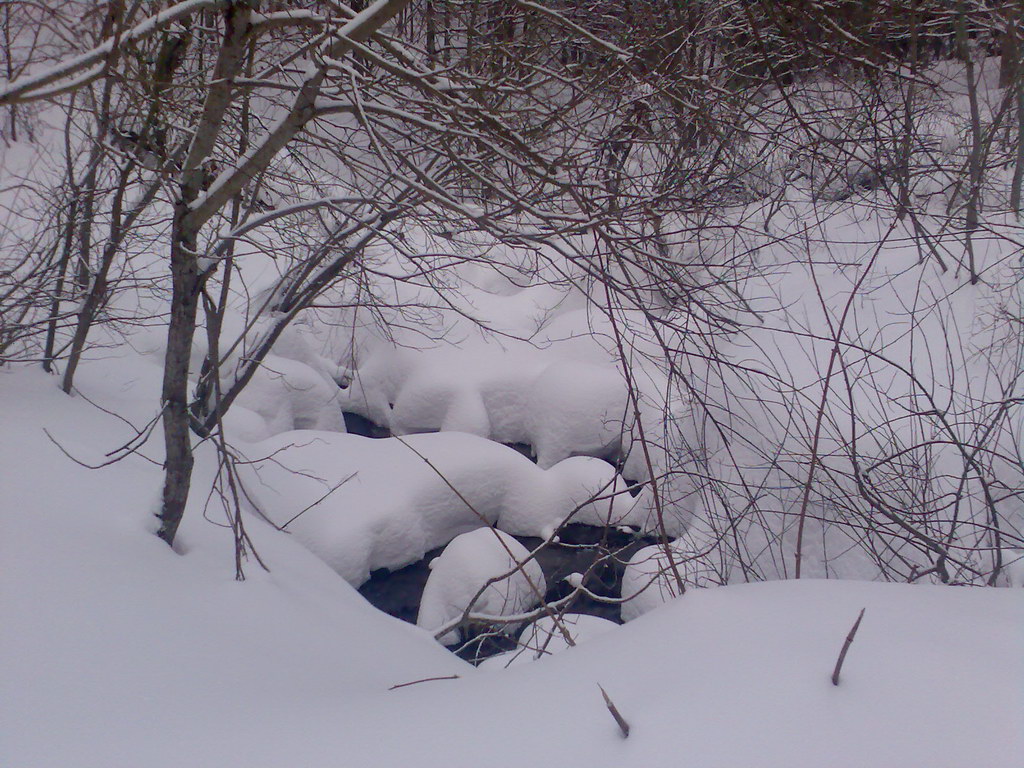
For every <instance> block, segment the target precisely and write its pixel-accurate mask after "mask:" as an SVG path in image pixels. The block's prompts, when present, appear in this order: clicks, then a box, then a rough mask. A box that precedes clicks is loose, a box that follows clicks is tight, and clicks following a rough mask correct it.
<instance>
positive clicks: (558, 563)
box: [359, 523, 657, 663]
mask: <svg viewBox="0 0 1024 768" xmlns="http://www.w3.org/2000/svg"><path fill="white" fill-rule="evenodd" d="M514 538H515V539H516V540H517V541H518V542H519V543H520V544H522V545H523V546H524V547H526V548H527V549H529V550H530V551H533V550H534V549H536V548H537V547H539V546H540V545H541V543H542V542H543V539H540V538H538V537H532V536H515V537H514ZM558 539H559V540H558V543H552V544H549V545H548V546H547V547H545V548H544V549H542V550H541V551H540V552H539V553H538V554H537V557H536V559H537V564H538V565H540V567H541V569H542V570H543V571H544V578H545V580H546V581H547V584H548V591H547V594H545V596H544V599H545V602H548V603H550V602H553V601H555V600H560V599H562V598H564V597H566V596H568V595H569V594H570V593H571V592H572V590H573V588H572V586H571V584H570V583H569V582H568V581H567V580H566V579H567V578H568V577H569V576H571V575H572V574H574V573H578V574H581V575H584V576H585V577H586V578H585V581H584V584H585V586H586V587H587V589H589V590H590V591H591V592H593V593H594V594H595V595H597V596H599V597H609V598H617V597H619V596H620V594H621V591H622V574H623V571H624V570H625V567H626V563H627V562H628V561H629V559H630V557H632V556H633V554H634V553H635V552H636V551H637V550H638V549H640V548H642V547H646V546H649V545H650V544H654V543H657V538H656V537H654V536H649V535H642V534H640V533H639V532H638V531H636V530H635V529H632V528H629V527H626V526H622V527H616V528H602V527H599V526H593V525H584V524H581V523H571V524H569V525H566V526H564V527H563V528H561V529H560V530H559V531H558ZM443 550H444V547H438V548H437V549H432V550H431V551H429V552H427V554H426V555H424V557H423V558H422V559H421V560H418V561H417V562H415V563H412V564H410V565H407V566H405V567H404V568H399V569H397V570H395V571H388V570H387V569H384V568H382V569H379V570H376V571H373V572H372V573H371V574H370V578H369V580H368V581H367V582H366V583H364V584H363V585H362V586H361V587H359V592H360V594H362V595H363V597H365V598H366V600H367V601H368V602H369V603H370V604H371V605H373V606H374V607H376V608H377V609H378V610H381V611H383V612H384V613H387V614H389V615H391V616H394V617H395V618H398V619H402V620H403V621H407V622H409V623H410V624H415V623H416V616H417V614H418V613H419V606H420V600H421V599H422V596H423V589H424V587H425V586H426V583H427V578H428V577H429V576H430V567H429V563H430V561H431V560H433V559H434V558H435V557H437V556H439V555H440V554H441V552H442V551H443ZM564 611H565V612H566V613H583V614H588V615H590V616H599V617H600V618H602V619H608V620H610V621H614V622H616V623H622V618H621V615H620V609H619V605H618V604H616V603H605V602H601V601H600V600H596V599H594V598H592V597H590V596H588V595H583V594H581V595H578V596H577V597H576V599H575V600H573V601H572V602H571V603H570V604H569V605H568V606H566V607H565V609H564ZM514 646H515V640H514V636H513V637H512V638H510V637H508V636H507V635H505V634H503V633H501V632H497V631H490V630H489V628H487V627H476V628H469V629H468V630H465V629H464V631H463V642H462V643H460V645H459V647H458V648H457V649H453V650H454V651H455V652H456V654H457V655H458V656H460V657H461V658H463V659H466V660H467V661H472V662H474V663H479V662H481V661H483V660H484V659H486V658H489V657H491V656H493V655H495V654H498V653H502V652H504V651H507V650H510V649H511V648H513V647H514Z"/></svg>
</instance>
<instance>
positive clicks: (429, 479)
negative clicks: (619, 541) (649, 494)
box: [246, 430, 650, 586]
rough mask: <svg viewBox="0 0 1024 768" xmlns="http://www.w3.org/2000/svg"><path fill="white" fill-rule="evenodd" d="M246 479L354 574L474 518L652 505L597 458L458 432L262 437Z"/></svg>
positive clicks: (331, 560) (328, 558)
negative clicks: (533, 452) (537, 451)
mask: <svg viewBox="0 0 1024 768" xmlns="http://www.w3.org/2000/svg"><path fill="white" fill-rule="evenodd" d="M252 450H253V451H254V454H252V455H251V456H250V457H251V458H253V459H263V460H262V461H256V462H255V463H254V464H253V465H252V466H251V467H249V469H248V470H247V471H248V473H249V474H248V475H247V477H248V481H247V483H246V487H247V489H248V490H249V492H250V495H251V496H252V497H253V498H254V499H256V500H257V504H258V506H259V507H260V510H261V511H262V512H263V513H264V514H265V515H267V516H268V517H269V518H270V519H271V520H272V521H273V522H274V523H276V524H277V525H279V526H283V527H285V529H286V530H288V531H289V532H291V533H293V534H294V535H295V536H296V537H297V538H298V539H299V540H300V541H302V542H303V543H304V544H305V545H306V546H307V547H308V548H309V549H311V550H312V551H313V552H315V553H316V554H317V555H318V556H320V557H321V558H322V559H323V560H324V561H325V562H327V563H328V564H329V565H330V566H331V567H332V568H334V570H336V571H337V572H338V573H340V574H341V575H342V576H343V577H344V578H345V579H346V580H347V581H348V582H349V583H350V584H353V585H354V586H358V585H360V584H362V583H363V582H365V581H366V580H367V579H368V578H369V575H370V572H371V571H373V570H376V569H378V568H387V569H389V570H393V569H396V568H401V567H402V566H405V565H408V564H410V563H413V562H415V561H417V560H419V559H420V558H422V557H423V555H424V554H425V553H426V552H428V551H429V550H431V549H434V548H436V547H441V546H444V545H445V544H447V543H448V542H450V541H451V540H452V539H454V538H455V537H456V536H458V535H459V534H462V533H466V532H468V531H471V530H474V529H476V528H481V527H487V526H496V527H498V528H500V529H502V530H503V531H505V532H507V533H511V534H513V535H517V536H542V537H545V538H546V537H547V535H549V534H550V532H551V531H554V530H556V529H557V528H558V527H559V526H560V525H562V524H563V523H564V522H567V521H570V520H571V521H575V522H586V523H590V524H592V525H604V524H606V523H608V522H610V523H611V524H614V525H635V526H637V527H643V526H644V524H645V523H646V522H649V520H650V518H649V514H648V511H647V509H646V507H645V506H644V505H643V504H637V503H636V502H634V500H633V498H632V497H631V496H629V494H628V493H625V492H624V491H625V484H624V483H623V481H622V479H621V478H620V477H618V476H617V475H616V473H615V470H614V469H613V468H612V467H611V466H610V465H609V464H607V463H606V462H603V461H601V460H600V459H593V458H589V457H573V458H570V459H566V460H565V461H563V462H560V463H559V464H556V465H555V466H553V467H552V468H551V469H549V470H547V471H545V470H542V469H540V468H539V467H537V466H536V465H535V464H533V463H532V462H531V461H530V460H529V459H527V458H525V457H524V456H523V455H522V454H520V453H518V452H517V451H515V450H513V449H511V448H508V447H506V446H504V445H501V444H499V443H495V442H493V441H490V440H485V439H483V438H480V437H476V436H474V435H469V434H465V433H459V432H438V433H429V434H421V435H409V436H406V437H393V438H384V439H380V440H373V439H369V438H364V437H360V436H358V435H349V434H338V433H332V432H316V431H309V430H304V431H298V432H288V433H283V434H280V435H275V436H274V437H272V438H270V439H268V440H265V441H263V442H261V443H259V444H257V445H255V446H254V447H253V448H252Z"/></svg>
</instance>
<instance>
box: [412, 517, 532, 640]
mask: <svg viewBox="0 0 1024 768" xmlns="http://www.w3.org/2000/svg"><path fill="white" fill-rule="evenodd" d="M529 556H530V553H529V552H528V551H527V549H526V548H525V547H524V546H523V545H522V544H520V543H519V542H518V541H516V540H515V539H514V538H512V537H511V536H509V535H508V534H506V533H502V532H501V531H499V530H497V529H494V528H479V529H477V530H475V531H471V532H470V533H464V534H462V535H461V536H457V537H456V538H455V539H453V540H452V542H451V543H450V544H449V545H448V546H447V547H445V549H444V552H442V553H441V555H440V556H439V557H438V558H436V559H435V560H434V561H433V562H432V563H431V564H430V576H429V578H428V579H427V585H426V587H425V588H424V590H423V599H422V601H421V602H420V612H419V616H418V617H417V618H416V624H417V625H418V626H420V627H423V628H424V629H427V630H430V631H431V632H436V631H437V630H439V629H441V628H443V627H445V626H446V625H448V624H449V623H451V622H452V621H456V620H458V619H459V618H460V617H461V616H463V615H464V614H466V613H467V612H469V613H472V614H474V615H481V616H495V617H498V616H514V615H516V614H519V613H522V612H523V611H526V610H529V609H530V608H532V607H534V606H535V605H539V604H540V603H541V602H543V600H544V593H545V592H546V591H547V585H546V583H545V581H544V572H543V571H542V570H541V567H540V565H539V564H538V563H537V562H536V561H535V560H530V561H529V562H526V561H527V560H528V558H529ZM515 626H516V625H515V624H506V625H505V626H504V627H503V629H502V631H505V632H511V631H513V629H514V628H515ZM460 637H461V632H460V630H459V629H458V628H456V629H452V630H450V631H449V632H446V633H445V634H444V635H442V636H441V637H440V638H438V639H439V640H440V641H441V642H442V643H443V644H445V645H454V644H455V643H457V642H459V639H460Z"/></svg>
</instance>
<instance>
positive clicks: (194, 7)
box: [0, 0, 228, 105]
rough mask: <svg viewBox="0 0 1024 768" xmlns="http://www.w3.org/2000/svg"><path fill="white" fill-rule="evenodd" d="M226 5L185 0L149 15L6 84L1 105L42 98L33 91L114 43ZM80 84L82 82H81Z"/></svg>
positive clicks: (222, 0)
mask: <svg viewBox="0 0 1024 768" xmlns="http://www.w3.org/2000/svg"><path fill="white" fill-rule="evenodd" d="M227 5H228V0H185V2H183V3H178V4H177V5H174V6H171V7H170V8H168V9H167V10H165V11H161V12H160V13H158V14H156V15H155V16H150V17H149V18H148V19H146V20H145V21H143V22H141V23H139V24H137V25H136V26H134V27H133V28H132V29H130V30H129V31H127V32H126V33H124V34H123V35H120V36H116V37H111V38H108V39H107V40H104V41H103V42H102V43H100V44H99V45H97V46H96V47H95V48H93V49H92V50H89V51H86V52H85V53H83V54H80V55H78V56H75V57H73V58H70V59H67V60H65V61H62V62H60V63H58V64H55V65H54V66H52V67H50V68H49V69H47V70H45V71H43V72H40V73H38V74H34V75H26V76H25V77H21V78H18V79H17V80H15V81H13V82H11V83H8V84H7V86H6V87H5V88H2V89H0V105H2V104H14V103H17V102H19V101H29V100H32V99H35V98H42V95H40V96H36V95H35V94H33V93H32V92H33V91H35V90H37V89H39V88H44V87H46V86H47V85H50V84H52V83H55V82H57V81H58V80H61V79H63V78H65V77H71V76H72V75H74V74H76V73H77V72H80V71H81V70H83V69H87V68H89V67H92V66H94V65H95V64H97V63H98V62H101V61H102V60H103V59H104V58H106V57H107V56H109V55H110V54H111V53H113V52H114V50H115V46H123V45H124V44H126V43H129V42H134V41H136V40H144V39H145V38H147V37H149V36H150V35H152V34H154V33H155V32H159V31H160V30H161V29H164V28H165V27H168V26H170V25H171V24H174V23H175V22H177V21H180V20H181V19H184V18H187V17H188V16H191V15H192V14H193V13H195V12H196V11H202V10H207V9H217V8H223V7H225V6H227ZM100 71H101V69H100V70H96V74H97V75H98V73H99V72H100ZM78 84H79V85H81V84H82V83H78ZM59 90H60V91H63V90H65V89H64V88H61V89H59ZM45 95H53V93H52V92H47V94H45Z"/></svg>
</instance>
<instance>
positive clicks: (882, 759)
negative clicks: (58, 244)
mask: <svg viewBox="0 0 1024 768" xmlns="http://www.w3.org/2000/svg"><path fill="white" fill-rule="evenodd" d="M83 374H84V375H83V379H82V390H83V393H84V394H85V395H86V396H88V397H89V399H91V400H94V401H95V402H97V403H98V404H103V403H106V404H107V405H110V404H112V403H114V402H116V403H117V404H118V405H119V410H120V411H121V412H122V413H124V414H125V416H126V418H129V419H131V420H140V421H141V420H142V419H143V417H144V416H145V415H147V414H148V412H149V408H150V403H151V400H150V399H149V398H150V397H151V396H152V394H153V387H154V385H155V383H156V369H155V368H152V367H150V366H148V364H146V363H140V361H139V360H138V359H137V358H136V359H127V360H124V359H122V360H116V359H115V360H108V361H106V362H104V363H94V364H91V365H90V366H89V367H88V368H87V369H86V370H85V371H83ZM2 379H3V381H2V384H3V386H2V388H0V392H2V395H0V409H2V410H0V419H2V422H3V424H4V439H3V441H2V444H0V466H3V467H5V471H4V473H3V474H2V477H0V483H2V497H3V500H4V503H3V508H2V514H3V537H2V539H0V548H2V550H0V556H2V561H3V563H4V579H3V593H2V595H3V596H2V605H0V612H2V615H3V618H4V621H3V629H2V630H0V636H2V643H3V647H2V653H0V659H2V662H0V664H2V667H3V669H2V674H0V681H2V682H0V686H2V696H0V701H2V704H0V706H2V714H0V722H2V732H3V738H2V740H0V754H2V758H3V762H4V764H5V765H11V766H19V767H21V766H23V767H24V768H48V767H50V766H54V767H58V766H59V767H61V768H70V767H71V766H74V767H75V768H89V767H90V766H96V767H97V768H99V767H100V766H103V767H104V768H106V767H108V766H111V765H145V766H147V768H159V766H169V767H170V766H174V767H177V766H181V765H195V766H207V765H208V766H218V767H219V768H228V767H230V766H239V768H241V767H242V766H244V767H245V768H253V767H254V766H268V767H269V766H279V765H302V766H311V767H314V766H320V765H323V766H336V765H339V764H342V765H367V766H369V765H379V766H396V765H411V764H415V765H437V766H442V765H444V766H451V765H495V766H506V765H507V766H517V765H521V764H522V763H523V762H524V760H526V761H528V762H530V763H531V764H536V765H550V766H564V765H581V764H585V765H595V766H622V765H648V766H669V765H673V766H675V765H694V766H702V767H704V766H723V767H724V766H735V765H758V766H786V767H787V768H794V767H796V766H808V768H819V767H820V766H821V765H830V766H865V765H879V766H881V765H929V766H939V767H942V766H949V768H954V767H957V768H960V767H962V766H964V765H976V764H984V765H987V766H1006V767H1007V768H1013V767H1015V766H1018V765H1020V764H1021V762H1022V761H1024V733H1022V731H1021V729H1020V723H1021V722H1022V718H1024V702H1022V700H1021V696H1020V680H1021V679H1022V675H1024V661H1022V657H1021V654H1020V648H1021V647H1022V645H1024V591H1022V590H1007V589H999V590H988V589H972V588H961V589H956V588H948V587H929V586H906V585H904V586H899V585H891V584H870V583H852V582H819V581H804V582H799V583H794V582H778V583H772V584H760V585H747V586H731V587H719V588H713V589H706V590H691V591H689V592H688V593H687V594H686V595H685V596H684V597H683V598H681V599H678V600H675V601H673V602H672V603H671V604H670V605H669V606H666V607H665V608H662V609H659V610H657V611H654V612H652V613H651V614H650V615H647V616H644V617H642V618H640V619H637V620H636V621H633V622H631V623H629V624H627V625H625V626H623V627H619V628H617V629H614V630H613V631H610V632H606V633H599V632H594V633H590V636H587V633H583V632H581V633H578V637H579V640H580V642H579V643H578V644H577V646H576V647H575V648H571V649H567V650H562V651H561V652H559V653H557V654H555V655H551V656H549V655H547V654H544V655H543V658H542V659H541V660H539V661H536V662H533V663H526V664H522V663H518V664H512V665H510V666H509V668H508V669H503V668H502V666H503V665H494V664H491V665H488V667H487V668H486V669H481V670H477V669H474V668H473V667H471V666H470V665H468V664H465V663H463V662H461V661H459V660H458V659H456V658H455V657H454V656H452V655H450V654H449V653H447V652H446V651H444V650H443V649H442V648H441V647H440V646H439V645H438V644H437V643H436V642H435V641H434V640H433V639H432V638H431V637H430V635H429V634H428V633H425V632H423V631H421V630H418V629H416V628H415V627H412V626H410V625H408V624H404V623H402V622H399V621H397V620H394V619H390V618H389V617H386V616H384V615H382V614H380V613H378V612H376V611H374V610H373V609H371V608H370V607H369V606H368V605H366V604H365V602H363V600H362V599H361V598H360V597H359V596H358V595H357V594H356V593H355V591H354V590H353V589H352V588H351V587H350V586H348V585H347V584H346V583H345V582H344V581H343V580H342V579H340V578H338V577H337V575H335V574H334V573H333V572H332V571H330V570H329V569H328V568H326V567H325V566H324V565H323V563H322V562H320V561H319V560H318V559H316V558H315V557H314V556H313V555H311V554H310V553H309V552H308V551H307V550H306V549H305V548H303V547H301V546H298V545H297V543H295V541H294V539H293V537H289V536H287V535H282V534H278V533H275V532H274V531H273V530H272V529H270V528H269V527H268V526H266V525H265V524H264V523H262V522H261V521H259V520H258V519H257V518H252V519H251V520H250V521H249V523H248V525H249V529H250V533H251V534H252V536H253V538H254V541H255V543H256V546H257V549H258V550H259V553H260V555H261V556H262V557H263V558H264V560H265V561H266V562H267V563H268V564H269V566H270V568H271V570H270V572H269V573H265V572H263V571H262V570H261V569H260V568H259V567H258V566H257V565H256V564H255V563H254V562H251V561H250V562H249V564H248V566H247V570H246V572H247V576H248V579H247V580H246V581H245V582H241V583H238V582H235V581H234V580H233V572H232V568H231V552H230V550H231V547H230V536H229V535H228V534H227V533H226V532H225V531H223V530H221V529H220V528H218V527H215V526H214V525H211V524H210V523H209V522H207V521H205V520H204V519H203V517H202V514H201V509H200V508H201V500H199V499H197V501H196V503H195V505H194V506H193V508H192V509H191V510H190V514H189V516H188V517H187V518H186V520H185V523H184V527H183V529H182V533H181V546H180V552H179V553H175V552H172V551H171V550H169V549H168V548H167V547H166V546H165V545H164V544H163V543H162V542H161V541H159V540H158V539H157V538H156V537H155V536H153V535H152V529H153V519H152V512H153V505H154V500H155V496H154V491H155V489H156V488H157V487H158V479H159V474H160V472H159V468H158V467H157V466H154V465H153V464H151V463H148V462H147V461H145V460H144V459H143V458H141V457H138V456H133V457H129V458H127V459H125V460H124V461H123V462H120V463H118V464H115V465H113V466H111V467H109V468H107V469H103V470H88V469H85V468H82V467H78V466H75V465H73V464H71V463H70V462H69V461H68V460H67V459H66V458H65V457H64V456H63V455H62V454H61V452H60V450H59V449H58V448H57V446H56V445H55V444H54V443H53V442H51V441H50V440H49V439H48V438H47V436H46V434H45V433H44V432H43V429H46V430H47V431H49V432H50V434H51V435H52V436H53V439H54V440H56V441H57V442H59V443H60V444H61V445H62V446H63V447H64V448H65V450H67V451H68V452H69V453H71V454H72V455H74V456H76V457H77V458H79V459H81V460H83V461H87V462H98V461H99V459H100V457H101V456H102V454H103V453H104V452H105V451H108V450H110V449H111V448H113V447H115V446H116V445H117V444H119V443H120V442H121V440H122V439H127V437H128V436H130V434H131V429H130V428H129V427H128V426H127V425H126V424H124V423H122V422H121V421H119V420H118V419H116V418H113V417H111V416H109V415H106V414H104V413H102V412H101V411H99V410H97V409H96V408H94V407H93V406H91V405H89V404H88V403H87V402H86V401H85V399H84V397H75V398H67V397H64V396H63V395H61V394H60V393H59V392H58V391H57V390H56V389H55V388H53V387H52V386H51V380H50V379H49V378H48V377H46V376H44V375H43V374H41V373H37V372H31V371H24V372H17V373H11V372H5V373H3V374H2ZM144 452H145V451H144ZM58 468H59V477H60V482H54V473H55V471H57V470H58ZM12 469H13V470H14V471H11V470H12ZM112 488H116V493H112V492H111V489H112ZM214 519H216V518H214ZM862 607H866V608H867V611H866V616H865V619H864V624H863V626H862V627H861V630H860V633H859V634H858V636H857V639H856V641H855V642H854V644H853V646H852V648H851V651H850V654H849V656H848V658H847V661H846V665H845V667H844V669H843V676H842V681H841V685H840V686H839V687H837V688H834V687H833V686H832V685H831V684H830V682H829V675H830V674H831V671H832V666H833V664H834V662H835V657H836V654H837V652H838V649H839V646H840V645H841V643H842V640H843V637H844V636H845V634H846V632H847V630H848V629H849V626H850V624H851V623H852V621H853V619H854V618H855V616H856V614H857V611H859V609H860V608H862ZM455 675H457V676H458V678H457V679H438V680H435V681H432V682H423V683H419V684H416V685H411V686H407V687H403V688H398V689H395V690H389V688H390V687H391V686H395V685H401V684H403V683H409V682H412V681H415V680H421V679H424V678H451V677H452V676H455ZM598 683H599V684H600V685H602V686H603V687H604V688H605V690H607V691H608V693H609V695H610V696H611V697H612V699H613V700H614V702H615V704H616V706H617V707H618V708H619V710H620V711H621V712H622V714H623V716H624V717H625V718H626V719H627V720H628V721H629V722H630V724H631V727H632V733H631V735H630V737H629V739H628V740H623V739H622V738H621V736H620V735H619V732H618V728H617V727H616V725H615V723H614V722H613V720H612V719H611V717H610V715H609V713H608V712H607V710H606V709H605V706H604V703H603V701H602V699H601V696H600V692H599V690H598V688H597V684H598Z"/></svg>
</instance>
